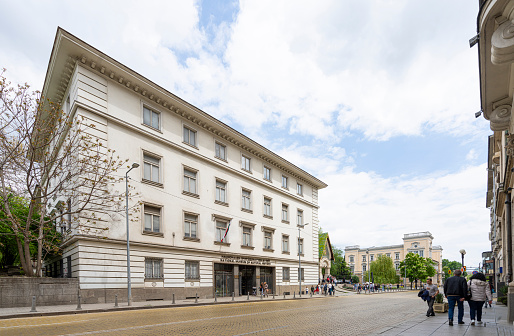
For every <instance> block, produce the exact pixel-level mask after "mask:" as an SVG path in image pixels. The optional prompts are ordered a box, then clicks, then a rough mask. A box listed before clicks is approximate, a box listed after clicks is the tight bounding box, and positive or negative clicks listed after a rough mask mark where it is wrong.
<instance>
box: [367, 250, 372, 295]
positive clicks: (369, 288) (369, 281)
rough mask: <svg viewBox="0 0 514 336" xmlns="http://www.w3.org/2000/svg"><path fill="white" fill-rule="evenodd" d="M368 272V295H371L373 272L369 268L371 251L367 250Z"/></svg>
mask: <svg viewBox="0 0 514 336" xmlns="http://www.w3.org/2000/svg"><path fill="white" fill-rule="evenodd" d="M366 260H367V264H368V267H367V271H368V293H370V294H371V272H370V267H369V249H366Z"/></svg>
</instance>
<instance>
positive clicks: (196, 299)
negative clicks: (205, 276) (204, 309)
mask: <svg viewBox="0 0 514 336" xmlns="http://www.w3.org/2000/svg"><path fill="white" fill-rule="evenodd" d="M195 303H198V293H196V294H195Z"/></svg>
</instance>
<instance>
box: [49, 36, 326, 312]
mask: <svg viewBox="0 0 514 336" xmlns="http://www.w3.org/2000/svg"><path fill="white" fill-rule="evenodd" d="M42 93H43V95H44V96H45V97H47V98H49V99H51V100H52V101H55V102H58V103H61V104H62V106H64V112H65V113H67V114H70V115H72V116H75V117H76V118H82V117H83V118H86V119H87V120H88V121H89V122H90V123H91V124H94V126H95V127H90V130H88V131H89V132H91V135H92V136H94V137H97V138H100V139H102V141H103V142H104V143H106V144H107V146H108V147H109V148H111V149H114V150H116V152H117V154H118V155H119V156H120V157H122V158H127V159H128V160H129V163H132V162H134V163H138V164H139V168H138V169H134V170H133V171H131V173H130V177H131V184H133V185H134V188H135V191H136V192H137V193H139V195H140V201H141V205H140V215H139V216H138V217H137V218H131V219H132V220H131V221H130V262H131V267H130V270H131V277H132V297H133V299H134V301H145V300H164V299H166V300H170V299H171V297H172V295H175V296H176V297H177V298H185V297H194V296H195V295H196V294H198V295H199V297H203V298H205V297H213V296H214V295H215V294H216V295H218V296H230V295H232V293H234V295H246V294H248V293H250V294H252V293H254V292H255V289H256V288H258V287H259V284H260V283H261V282H263V281H265V282H267V284H268V286H269V289H270V291H271V292H274V293H278V294H282V293H287V292H291V293H292V292H293V291H298V290H299V281H300V280H301V281H302V284H303V285H308V286H310V285H315V284H317V283H318V276H319V275H318V272H319V268H318V265H319V251H318V231H319V221H318V218H319V214H318V210H319V205H318V190H319V189H322V188H325V187H326V186H327V185H326V184H325V183H324V182H322V181H320V180H319V179H317V178H316V177H314V176H312V175H310V174H309V173H307V172H305V171H304V170H302V169H301V168H299V167H297V166H296V165H294V164H293V163H291V162H288V161H287V160H285V159H283V158H282V157H280V156H279V155H277V154H275V153H274V152H272V151H270V150H269V149H267V148H265V147H263V146H261V145H260V144H258V143H256V142H254V141H253V140H251V139H249V138H248V137H246V136H245V135H243V134H241V133H239V132H237V131H236V130H234V129H232V128H231V127H229V126H228V125H226V124H224V123H222V122H221V121H219V120H217V119H215V118H213V117H212V116H210V115H209V114H207V113H205V112H204V111H201V110H200V109H198V108H197V107H195V106H193V105H192V104H190V103H189V102H186V101H184V100H182V99H181V98H179V97H177V96H175V95H174V94H173V93H171V92H169V91H167V90H166V89H165V88H162V87H160V86H158V85H156V84H155V83H153V82H152V81H151V80H149V79H147V78H145V77H143V76H142V75H140V74H138V73H137V72H135V71H133V70H131V69H130V68H128V67H127V66H125V65H123V64H121V63H120V62H118V61H116V60H115V59H113V58H111V57H109V56H108V55H106V54H104V53H102V52H101V51H99V50H97V49H95V48H94V47H92V46H90V45H89V44H87V43H85V42H84V41H82V40H80V39H78V38H77V37H75V36H73V35H71V34H70V33H68V32H66V31H64V30H62V29H58V31H57V35H56V38H55V42H54V46H53V50H52V54H51V57H50V62H49V66H48V72H47V74H46V78H45V83H44V88H43V92H42ZM119 174H120V175H121V174H125V171H121V172H119ZM117 188H124V185H119V186H117ZM134 204H137V203H136V202H135V200H134V201H132V203H131V205H134ZM80 220H83V219H79V220H78V221H77V222H71V223H68V224H67V225H66V226H65V227H64V228H63V232H65V241H64V244H63V248H64V251H63V255H62V257H60V258H58V259H56V260H52V261H51V262H49V263H48V264H47V265H46V274H47V275H48V276H54V277H68V276H69V277H76V278H78V279H79V282H80V290H81V293H82V297H83V298H84V299H85V301H86V302H90V303H94V302H106V301H111V302H112V301H113V299H114V294H118V296H119V297H120V300H127V294H126V293H127V287H128V284H127V275H128V274H127V257H126V239H127V231H126V228H125V217H122V218H117V219H112V220H111V221H109V222H107V224H105V225H107V226H108V230H106V231H105V232H103V233H99V234H98V235H100V236H98V235H92V234H91V233H87V232H83V231H81V230H80V227H79V225H78V224H80ZM89 225H93V224H89ZM89 232H91V231H89ZM299 234H301V237H298V235H299ZM99 238H101V239H99ZM299 258H301V269H299Z"/></svg>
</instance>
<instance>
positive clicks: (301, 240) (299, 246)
mask: <svg viewBox="0 0 514 336" xmlns="http://www.w3.org/2000/svg"><path fill="white" fill-rule="evenodd" d="M298 253H299V254H303V238H300V239H298Z"/></svg>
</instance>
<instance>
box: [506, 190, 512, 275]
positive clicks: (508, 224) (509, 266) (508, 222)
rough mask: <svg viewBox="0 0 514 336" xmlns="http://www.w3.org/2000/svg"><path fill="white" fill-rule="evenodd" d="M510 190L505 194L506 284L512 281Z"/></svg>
mask: <svg viewBox="0 0 514 336" xmlns="http://www.w3.org/2000/svg"><path fill="white" fill-rule="evenodd" d="M510 189H511V188H508V191H507V192H506V193H505V217H506V223H505V227H506V229H507V260H508V263H507V283H510V282H511V281H512V217H511V216H512V214H511V194H510Z"/></svg>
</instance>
